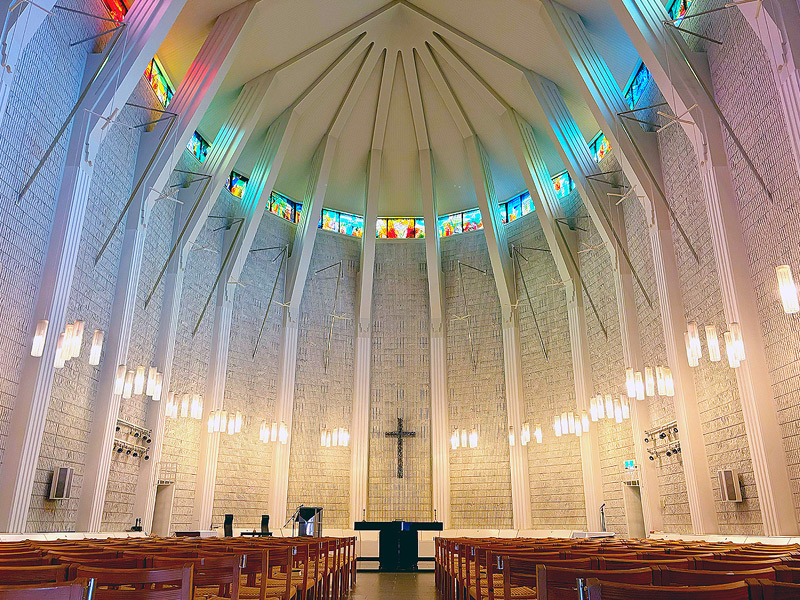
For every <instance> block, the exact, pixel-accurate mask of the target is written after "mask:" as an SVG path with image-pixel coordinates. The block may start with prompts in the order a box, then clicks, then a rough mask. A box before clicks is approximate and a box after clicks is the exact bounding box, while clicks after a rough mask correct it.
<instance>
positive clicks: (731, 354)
mask: <svg viewBox="0 0 800 600" xmlns="http://www.w3.org/2000/svg"><path fill="white" fill-rule="evenodd" d="M722 337H723V338H724V339H725V352H726V353H727V355H728V365H730V367H731V369H735V368H737V367H738V366H739V357H738V355H737V354H736V346H735V344H734V341H733V334H732V333H731V332H730V331H726V332H725V333H724V334H723V336H722Z"/></svg>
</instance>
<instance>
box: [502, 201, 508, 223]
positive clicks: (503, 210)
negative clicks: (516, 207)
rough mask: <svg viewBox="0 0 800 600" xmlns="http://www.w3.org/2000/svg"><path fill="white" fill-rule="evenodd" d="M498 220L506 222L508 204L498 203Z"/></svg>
mask: <svg viewBox="0 0 800 600" xmlns="http://www.w3.org/2000/svg"><path fill="white" fill-rule="evenodd" d="M500 220H501V221H502V222H503V223H508V205H507V204H501V205H500Z"/></svg>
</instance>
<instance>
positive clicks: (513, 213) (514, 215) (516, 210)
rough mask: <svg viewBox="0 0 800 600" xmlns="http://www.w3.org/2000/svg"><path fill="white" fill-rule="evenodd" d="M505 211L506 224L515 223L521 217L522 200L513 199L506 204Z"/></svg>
mask: <svg viewBox="0 0 800 600" xmlns="http://www.w3.org/2000/svg"><path fill="white" fill-rule="evenodd" d="M506 209H507V211H508V222H509V223H511V221H516V220H517V219H519V218H520V217H521V216H522V200H520V199H519V197H517V198H513V199H512V200H509V201H508V202H506Z"/></svg>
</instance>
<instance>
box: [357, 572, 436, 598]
mask: <svg viewBox="0 0 800 600" xmlns="http://www.w3.org/2000/svg"><path fill="white" fill-rule="evenodd" d="M438 597H439V595H438V594H437V593H436V584H435V582H434V579H433V573H359V574H358V578H357V579H356V587H355V588H354V589H353V591H352V593H351V595H350V598H351V600H377V599H380V600H418V599H419V600H422V599H425V600H433V599H435V598H438Z"/></svg>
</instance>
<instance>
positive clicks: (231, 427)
mask: <svg viewBox="0 0 800 600" xmlns="http://www.w3.org/2000/svg"><path fill="white" fill-rule="evenodd" d="M234 433H236V421H235V419H234V418H233V415H231V417H230V419H228V435H233V434H234Z"/></svg>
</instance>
